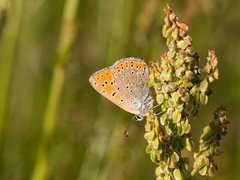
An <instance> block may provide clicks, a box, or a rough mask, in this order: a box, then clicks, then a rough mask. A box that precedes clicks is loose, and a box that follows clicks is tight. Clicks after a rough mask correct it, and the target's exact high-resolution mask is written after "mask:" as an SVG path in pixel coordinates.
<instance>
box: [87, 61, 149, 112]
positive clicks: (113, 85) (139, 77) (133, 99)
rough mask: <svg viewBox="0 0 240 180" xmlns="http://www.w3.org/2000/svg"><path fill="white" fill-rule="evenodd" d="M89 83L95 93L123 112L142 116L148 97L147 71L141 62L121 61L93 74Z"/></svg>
mask: <svg viewBox="0 0 240 180" xmlns="http://www.w3.org/2000/svg"><path fill="white" fill-rule="evenodd" d="M89 81H90V83H91V85H92V86H93V87H94V89H95V90H96V91H97V92H99V93H100V94H102V95H103V96H104V97H106V98H107V99H108V100H110V101H112V102H113V103H114V104H116V105H117V106H119V107H121V108H122V109H124V110H125V111H127V112H130V113H133V114H144V113H143V112H141V109H142V106H143V105H144V101H145V100H146V98H147V97H148V96H149V87H148V81H149V70H148V66H147V65H146V63H145V62H144V61H143V60H140V59H136V58H125V59H121V60H119V61H117V62H116V63H115V64H114V65H113V66H111V67H109V68H105V69H102V70H100V71H97V72H96V73H94V74H93V75H92V76H91V77H90V79H89ZM144 115H145V114H144Z"/></svg>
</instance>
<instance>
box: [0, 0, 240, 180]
mask: <svg viewBox="0 0 240 180" xmlns="http://www.w3.org/2000/svg"><path fill="white" fill-rule="evenodd" d="M166 3H169V4H170V5H171V6H172V7H173V9H174V10H175V12H176V13H177V14H178V15H179V17H180V19H181V20H182V21H183V22H185V23H187V24H188V25H189V27H190V31H189V34H190V35H191V36H192V38H193V46H194V47H195V49H196V51H197V52H198V53H199V55H200V56H201V60H202V63H203V64H204V60H205V57H206V56H207V51H208V49H213V50H215V51H216V52H217V55H218V58H219V61H220V64H219V67H220V79H219V80H218V81H216V82H214V84H213V85H212V90H213V95H212V96H211V97H210V99H209V103H208V104H207V105H206V106H204V107H202V108H201V111H200V114H199V117H198V118H196V119H193V120H192V125H193V128H192V136H193V137H194V138H195V143H196V144H197V142H198V137H199V135H200V133H201V131H202V128H203V127H204V126H205V125H206V124H207V123H208V122H209V120H211V119H212V117H213V116H212V113H213V111H214V110H215V109H216V108H217V107H218V106H219V105H224V106H226V108H227V114H228V118H229V120H230V121H231V124H230V126H229V130H228V135H227V136H226V137H225V138H224V139H223V141H222V148H223V151H224V153H223V155H222V156H219V157H216V162H217V164H218V167H219V171H218V172H217V174H216V176H215V177H214V178H213V179H218V180H227V179H232V180H235V179H236V180H237V179H239V178H240V122H239V117H240V60H239V59H240V58H239V53H240V38H239V33H240V13H239V7H240V1H226V0H178V1H177V0H171V1H166V0H91V1H90V0H51V1H48V0H35V1H30V0H18V1H16V0H15V1H14V0H0V140H1V142H0V179H3V180H5V179H6V180H9V179H13V180H19V179H79V180H81V179H82V180H88V179H90V180H91V179H100V180H105V179H116V180H118V179H119V180H120V179H154V177H155V175H154V172H155V165H154V164H152V162H151V161H150V158H149V156H148V155H147V154H146V153H145V147H146V145H147V143H146V141H145V140H144V138H143V135H144V121H142V122H136V123H134V124H133V126H132V128H131V132H130V136H129V138H128V139H127V140H126V139H125V138H124V137H123V133H124V131H125V128H126V126H127V123H128V121H129V120H130V119H131V117H132V115H131V114H129V113H127V112H124V111H123V110H122V109H120V108H118V107H117V106H115V105H114V104H112V103H111V102H109V101H107V100H106V99H104V98H103V97H101V96H100V95H99V94H98V93H97V92H95V91H94V89H93V88H92V87H91V86H90V84H89V82H88V79H89V77H90V75H91V74H92V73H94V72H95V71H97V70H99V69H101V68H104V67H107V66H110V65H112V64H113V63H114V62H115V61H116V60H118V59H120V58H123V57H138V58H143V59H146V61H149V60H157V59H159V57H160V55H161V54H162V53H163V52H164V51H166V45H165V40H164V39H163V37H162V34H161V28H162V25H163V18H164V13H163V8H164V7H165V5H166ZM42 169H45V170H46V172H47V173H46V177H42V176H41V170H42ZM192 179H202V178H201V177H200V176H196V177H195V178H192ZM203 179H206V178H203Z"/></svg>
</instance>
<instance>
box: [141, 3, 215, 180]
mask: <svg viewBox="0 0 240 180" xmlns="http://www.w3.org/2000/svg"><path fill="white" fill-rule="evenodd" d="M165 13H166V17H165V19H164V26H163V30H162V33H163V36H164V38H166V44H167V46H168V51H167V52H166V53H164V54H163V55H162V56H161V59H160V61H154V62H151V67H150V85H151V86H153V87H154V89H155V93H156V102H157V104H159V105H160V117H157V115H156V113H154V112H153V111H149V112H148V114H147V122H146V125H145V131H146V133H145V136H144V137H145V139H146V140H147V142H148V146H147V148H146V152H147V153H149V154H150V158H151V160H152V161H153V162H154V163H155V164H157V168H156V176H157V179H177V180H178V179H185V178H186V172H187V169H188V158H186V157H183V156H182V150H184V149H186V150H188V151H192V149H193V140H192V137H191V136H190V134H189V133H190V130H191V124H190V120H191V119H192V118H193V117H196V115H197V114H198V111H199V107H200V105H206V104H207V102H208V97H209V95H210V94H211V93H210V92H211V91H210V89H209V84H210V83H212V82H213V81H214V80H216V79H218V68H217V65H218V59H217V57H216V54H215V52H214V51H209V53H208V57H207V59H206V61H207V62H206V65H205V66H204V67H201V66H200V63H199V61H200V57H199V55H198V54H197V52H196V51H195V50H194V48H193V47H192V38H191V37H190V36H189V35H187V31H188V26H187V25H186V24H184V23H181V22H179V19H178V17H177V16H176V15H175V13H174V12H173V11H172V9H171V8H170V7H169V6H167V7H166V8H165Z"/></svg>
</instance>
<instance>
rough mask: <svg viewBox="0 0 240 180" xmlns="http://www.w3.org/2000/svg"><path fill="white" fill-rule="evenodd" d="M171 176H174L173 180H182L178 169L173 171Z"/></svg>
mask: <svg viewBox="0 0 240 180" xmlns="http://www.w3.org/2000/svg"><path fill="white" fill-rule="evenodd" d="M173 176H174V179H176V180H182V179H183V177H182V174H181V171H180V170H179V169H174V171H173Z"/></svg>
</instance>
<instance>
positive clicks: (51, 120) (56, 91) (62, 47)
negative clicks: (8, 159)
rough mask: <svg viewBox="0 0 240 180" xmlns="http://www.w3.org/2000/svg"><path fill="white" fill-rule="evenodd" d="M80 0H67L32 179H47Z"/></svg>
mask: <svg viewBox="0 0 240 180" xmlns="http://www.w3.org/2000/svg"><path fill="white" fill-rule="evenodd" d="M78 3H79V0H66V2H65V9H64V14H63V22H62V27H61V34H60V39H59V45H58V49H57V61H56V64H55V67H54V72H53V79H52V83H51V87H50V94H49V98H48V102H47V107H46V113H45V117H44V119H43V129H42V133H43V134H42V139H41V141H40V145H39V149H38V154H37V161H36V164H35V167H34V170H33V174H32V179H33V180H38V179H39V180H41V179H45V176H46V172H47V168H48V164H49V163H48V151H49V150H48V147H49V145H50V142H51V139H52V135H53V133H54V129H55V124H56V116H57V108H58V104H59V101H60V98H61V93H62V89H63V85H64V79H65V67H66V64H67V63H68V60H69V55H70V53H69V50H70V48H71V46H72V44H73V42H74V36H75V31H74V30H75V26H74V19H75V16H76V12H77V7H78Z"/></svg>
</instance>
